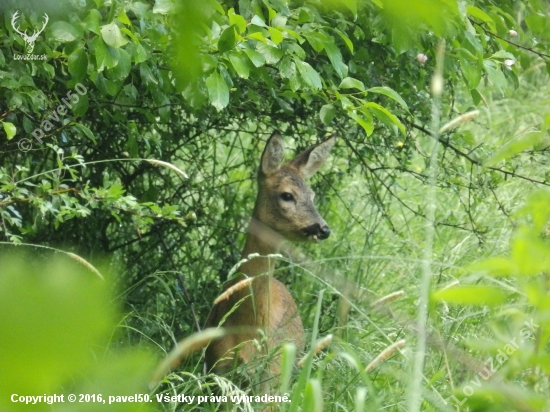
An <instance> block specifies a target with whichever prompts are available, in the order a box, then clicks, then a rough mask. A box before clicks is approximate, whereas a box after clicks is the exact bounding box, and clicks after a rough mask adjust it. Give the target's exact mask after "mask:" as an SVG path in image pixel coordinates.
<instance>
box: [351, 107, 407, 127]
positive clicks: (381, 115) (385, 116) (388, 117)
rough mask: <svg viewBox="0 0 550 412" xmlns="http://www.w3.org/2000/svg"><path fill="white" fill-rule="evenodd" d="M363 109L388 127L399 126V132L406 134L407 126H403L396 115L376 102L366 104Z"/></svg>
mask: <svg viewBox="0 0 550 412" xmlns="http://www.w3.org/2000/svg"><path fill="white" fill-rule="evenodd" d="M363 107H365V108H368V109H369V110H370V111H371V112H372V114H374V115H375V116H376V117H377V118H378V120H380V121H381V122H382V123H384V124H385V125H386V126H390V127H391V126H397V127H398V128H399V130H401V133H403V134H406V131H405V126H403V124H402V123H401V121H400V120H399V119H398V118H397V117H396V116H395V115H394V114H392V113H390V112H389V111H388V109H386V108H385V107H382V106H380V105H379V104H377V103H374V102H368V103H366V104H364V105H363V106H362V107H361V109H362V108H363Z"/></svg>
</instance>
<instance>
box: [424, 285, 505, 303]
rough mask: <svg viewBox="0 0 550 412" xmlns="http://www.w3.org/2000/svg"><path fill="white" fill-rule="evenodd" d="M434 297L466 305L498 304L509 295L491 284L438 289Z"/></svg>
mask: <svg viewBox="0 0 550 412" xmlns="http://www.w3.org/2000/svg"><path fill="white" fill-rule="evenodd" d="M432 299H433V300H435V301H438V302H448V303H455V304H457V305H466V306H468V305H480V306H498V305H502V304H503V303H505V302H506V301H507V299H508V295H507V294H506V293H504V292H503V291H502V290H501V289H497V288H494V287H491V286H483V285H468V286H457V287H451V288H448V289H441V290H438V291H436V292H434V293H433V294H432Z"/></svg>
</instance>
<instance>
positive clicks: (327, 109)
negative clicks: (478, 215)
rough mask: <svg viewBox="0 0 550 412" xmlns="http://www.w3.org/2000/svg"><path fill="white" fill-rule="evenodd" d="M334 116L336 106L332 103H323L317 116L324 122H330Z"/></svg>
mask: <svg viewBox="0 0 550 412" xmlns="http://www.w3.org/2000/svg"><path fill="white" fill-rule="evenodd" d="M334 116H336V108H335V107H334V106H333V105H332V104H325V105H324V106H323V107H321V111H320V112H319V117H320V118H321V121H322V122H323V123H324V124H327V125H328V124H330V122H332V119H334Z"/></svg>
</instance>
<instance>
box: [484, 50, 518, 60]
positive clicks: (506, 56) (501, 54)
mask: <svg viewBox="0 0 550 412" xmlns="http://www.w3.org/2000/svg"><path fill="white" fill-rule="evenodd" d="M489 58H490V59H511V60H514V61H515V60H516V56H514V55H513V54H512V53H509V52H507V51H504V50H499V51H497V52H496V53H493V55H492V56H491V57H489Z"/></svg>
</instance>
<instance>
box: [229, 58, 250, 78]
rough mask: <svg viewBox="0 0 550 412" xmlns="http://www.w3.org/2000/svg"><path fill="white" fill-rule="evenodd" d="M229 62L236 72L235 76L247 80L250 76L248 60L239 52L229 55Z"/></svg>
mask: <svg viewBox="0 0 550 412" xmlns="http://www.w3.org/2000/svg"><path fill="white" fill-rule="evenodd" d="M229 61H230V62H231V64H232V65H233V68H234V69H235V71H236V72H237V75H238V76H239V77H241V78H243V79H248V76H249V75H250V67H249V64H250V63H249V60H248V59H247V58H246V56H244V55H243V54H242V53H240V52H236V53H230V54H229Z"/></svg>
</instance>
